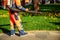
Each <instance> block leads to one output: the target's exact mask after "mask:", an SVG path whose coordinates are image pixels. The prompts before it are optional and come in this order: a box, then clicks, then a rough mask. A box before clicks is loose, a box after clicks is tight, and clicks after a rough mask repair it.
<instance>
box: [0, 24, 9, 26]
mask: <svg viewBox="0 0 60 40" xmlns="http://www.w3.org/2000/svg"><path fill="white" fill-rule="evenodd" d="M9 25H10V24H3V25H0V26H9Z"/></svg>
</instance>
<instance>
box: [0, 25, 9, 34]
mask: <svg viewBox="0 0 60 40" xmlns="http://www.w3.org/2000/svg"><path fill="white" fill-rule="evenodd" d="M9 25H10V24H4V25H0V30H2V32H3V33H5V34H7V35H10V34H9V32H10V30H8V29H6V28H3V27H2V26H9Z"/></svg>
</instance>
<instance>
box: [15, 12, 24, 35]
mask: <svg viewBox="0 0 60 40" xmlns="http://www.w3.org/2000/svg"><path fill="white" fill-rule="evenodd" d="M15 14H16V13H15ZM15 19H16V23H15V24H16V26H17V28H18V31H19V35H20V36H21V35H25V32H24V30H23V28H22V22H21V19H20V16H19V15H17V14H16V15H15Z"/></svg>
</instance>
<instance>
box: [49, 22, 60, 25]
mask: <svg viewBox="0 0 60 40" xmlns="http://www.w3.org/2000/svg"><path fill="white" fill-rule="evenodd" d="M49 23H53V24H55V25H60V22H49Z"/></svg>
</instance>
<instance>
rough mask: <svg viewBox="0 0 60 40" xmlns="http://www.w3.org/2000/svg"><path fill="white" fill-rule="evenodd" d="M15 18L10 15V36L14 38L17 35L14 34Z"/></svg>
mask: <svg viewBox="0 0 60 40" xmlns="http://www.w3.org/2000/svg"><path fill="white" fill-rule="evenodd" d="M14 21H15V18H14V15H13V14H10V35H11V36H13V35H14V34H15V32H14V23H15V22H14Z"/></svg>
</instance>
